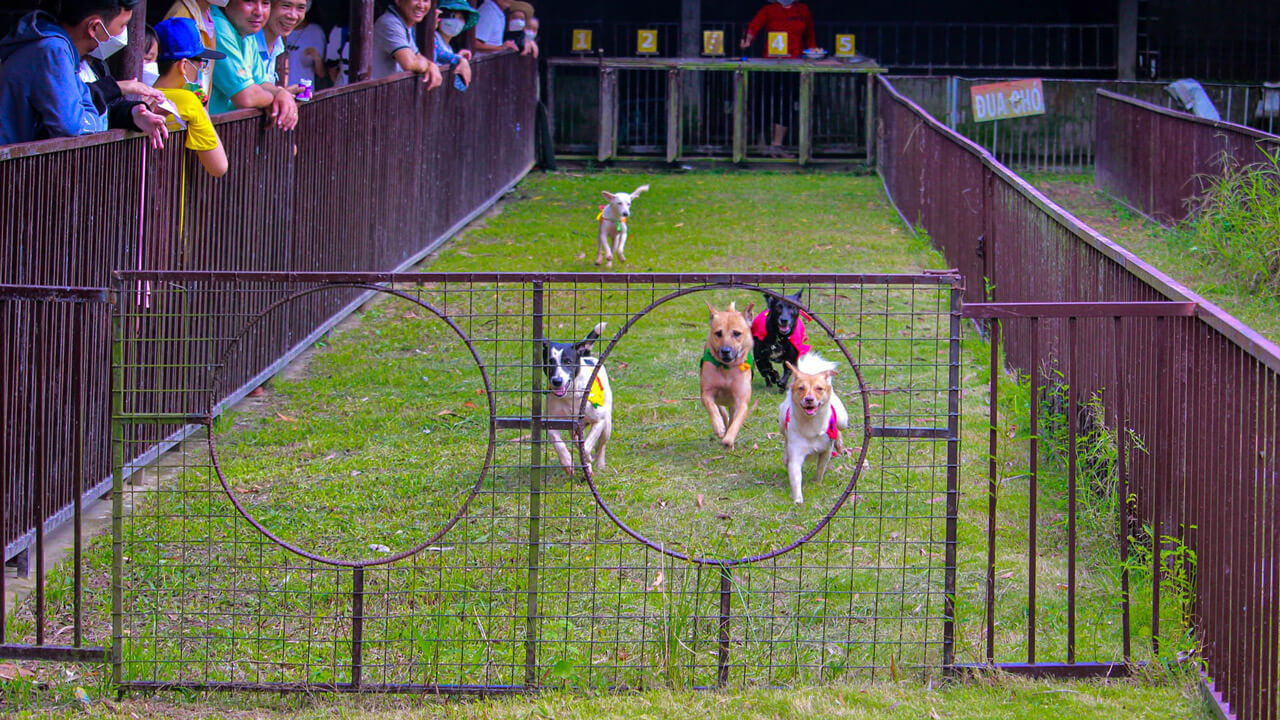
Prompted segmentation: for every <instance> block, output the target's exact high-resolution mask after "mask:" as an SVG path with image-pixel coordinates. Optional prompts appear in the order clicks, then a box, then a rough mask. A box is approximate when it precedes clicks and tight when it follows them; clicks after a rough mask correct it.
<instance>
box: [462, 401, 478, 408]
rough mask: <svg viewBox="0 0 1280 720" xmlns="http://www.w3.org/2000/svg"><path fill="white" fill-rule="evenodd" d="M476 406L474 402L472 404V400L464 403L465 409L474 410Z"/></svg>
mask: <svg viewBox="0 0 1280 720" xmlns="http://www.w3.org/2000/svg"><path fill="white" fill-rule="evenodd" d="M475 406H476V404H475V403H473V402H471V401H470V400H468V401H466V402H464V403H462V407H465V408H473V407H475Z"/></svg>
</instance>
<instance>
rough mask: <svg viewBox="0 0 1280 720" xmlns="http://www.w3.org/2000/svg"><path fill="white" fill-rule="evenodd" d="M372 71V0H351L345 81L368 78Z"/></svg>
mask: <svg viewBox="0 0 1280 720" xmlns="http://www.w3.org/2000/svg"><path fill="white" fill-rule="evenodd" d="M372 73H373V0H351V54H350V58H349V63H348V65H347V81H348V82H353V83H354V82H359V81H361V80H368V79H369V76H370V75H371V74H372Z"/></svg>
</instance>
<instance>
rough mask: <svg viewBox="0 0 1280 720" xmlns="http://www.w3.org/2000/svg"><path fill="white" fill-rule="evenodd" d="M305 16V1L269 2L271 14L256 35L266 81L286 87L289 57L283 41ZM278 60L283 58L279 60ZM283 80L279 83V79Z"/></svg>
mask: <svg viewBox="0 0 1280 720" xmlns="http://www.w3.org/2000/svg"><path fill="white" fill-rule="evenodd" d="M306 14H307V0H271V14H270V15H268V16H267V24H266V25H263V26H262V32H261V33H259V35H258V40H259V41H260V44H261V46H262V47H261V51H262V52H264V53H265V55H264V56H263V60H264V61H265V62H266V63H267V80H269V81H270V82H272V83H275V84H276V85H281V84H284V85H287V84H288V80H289V56H288V55H286V54H285V41H286V40H288V38H289V34H290V33H292V32H293V30H294V28H296V27H297V26H298V23H300V22H302V18H303V17H305V16H306ZM280 58H284V60H281V59H280ZM282 77H283V78H284V79H285V82H284V83H281V82H280V81H279V78H282Z"/></svg>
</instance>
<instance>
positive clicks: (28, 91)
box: [0, 0, 169, 148]
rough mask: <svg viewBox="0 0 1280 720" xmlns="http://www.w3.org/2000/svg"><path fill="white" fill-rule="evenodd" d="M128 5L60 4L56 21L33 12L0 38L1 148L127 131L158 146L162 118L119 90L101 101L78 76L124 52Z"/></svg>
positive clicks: (93, 0)
mask: <svg viewBox="0 0 1280 720" xmlns="http://www.w3.org/2000/svg"><path fill="white" fill-rule="evenodd" d="M135 4H136V0H62V3H61V7H60V8H59V10H58V14H57V16H56V17H55V16H54V15H50V14H49V13H47V12H45V11H43V10H35V11H33V12H30V13H28V14H27V15H24V16H23V17H22V19H21V20H19V21H18V24H17V26H16V27H15V28H14V29H13V31H12V32H10V33H9V35H7V36H6V37H5V38H4V39H3V40H0V145H7V144H9V143H18V142H29V141H31V140H42V139H45V138H53V137H70V136H74V135H87V134H89V133H95V132H100V131H102V130H106V129H107V128H108V127H118V128H125V127H129V128H137V129H138V130H141V131H143V132H145V133H146V134H147V135H148V136H149V137H150V138H151V144H152V146H153V147H155V148H161V147H164V139H165V138H167V137H168V136H169V131H168V130H167V129H166V128H165V126H164V118H162V117H161V116H159V115H157V114H155V113H153V112H151V111H150V110H149V109H148V108H147V107H146V105H144V104H142V103H140V102H136V101H130V100H126V99H125V98H124V97H123V96H121V95H120V94H119V92H118V89H117V94H116V97H114V98H113V99H112V101H111V102H110V103H106V102H105V100H104V99H103V98H100V97H95V95H94V93H93V92H91V91H90V89H89V86H88V85H87V84H86V83H85V81H84V80H82V79H81V77H80V69H81V66H82V63H83V60H84V59H85V58H86V57H88V56H89V55H91V54H93V55H95V56H97V58H98V59H105V58H106V57H108V56H109V55H111V53H112V52H115V51H116V50H119V49H120V48H122V47H124V45H125V44H126V43H127V41H128V34H127V30H126V29H127V26H128V24H129V19H130V18H131V17H132V16H133V7H134V5H135ZM140 84H141V83H139V85H140ZM112 85H114V81H113V82H112ZM99 103H101V105H100V104H99Z"/></svg>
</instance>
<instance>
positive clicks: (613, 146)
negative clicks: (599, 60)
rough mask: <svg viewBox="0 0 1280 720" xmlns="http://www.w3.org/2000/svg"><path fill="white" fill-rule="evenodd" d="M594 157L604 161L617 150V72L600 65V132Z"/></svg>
mask: <svg viewBox="0 0 1280 720" xmlns="http://www.w3.org/2000/svg"><path fill="white" fill-rule="evenodd" d="M599 138H600V139H599V143H598V145H597V147H596V159H597V160H599V161H600V162H604V161H606V160H609V159H611V158H613V156H614V155H616V154H617V150H618V73H617V72H616V71H615V70H614V69H613V68H608V67H604V66H603V65H601V66H600V134H599Z"/></svg>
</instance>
